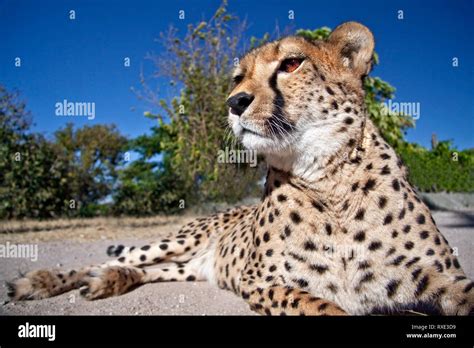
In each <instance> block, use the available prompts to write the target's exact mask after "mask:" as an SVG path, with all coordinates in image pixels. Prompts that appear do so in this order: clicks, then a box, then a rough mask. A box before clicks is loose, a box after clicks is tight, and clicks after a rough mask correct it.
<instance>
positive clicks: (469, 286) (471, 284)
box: [463, 282, 474, 294]
mask: <svg viewBox="0 0 474 348" xmlns="http://www.w3.org/2000/svg"><path fill="white" fill-rule="evenodd" d="M473 287H474V282H470V283H469V284H467V285H466V287H465V288H464V290H463V292H464V293H465V294H467V293H468V292H469V291H471V289H472V288H473Z"/></svg>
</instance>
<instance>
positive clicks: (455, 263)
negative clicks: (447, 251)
mask: <svg viewBox="0 0 474 348" xmlns="http://www.w3.org/2000/svg"><path fill="white" fill-rule="evenodd" d="M453 265H454V267H455V268H457V269H459V268H461V265H460V264H459V261H458V259H457V258H456V257H455V258H454V259H453Z"/></svg>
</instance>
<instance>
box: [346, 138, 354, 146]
mask: <svg viewBox="0 0 474 348" xmlns="http://www.w3.org/2000/svg"><path fill="white" fill-rule="evenodd" d="M355 143H356V141H355V139H352V138H351V139H349V141H348V142H347V145H348V146H349V147H353V146H354V145H355Z"/></svg>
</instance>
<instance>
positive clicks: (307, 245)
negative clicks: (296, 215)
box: [304, 240, 316, 251]
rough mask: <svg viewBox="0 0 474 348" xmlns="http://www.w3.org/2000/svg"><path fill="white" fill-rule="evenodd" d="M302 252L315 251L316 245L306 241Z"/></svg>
mask: <svg viewBox="0 0 474 348" xmlns="http://www.w3.org/2000/svg"><path fill="white" fill-rule="evenodd" d="M304 250H311V251H313V250H316V245H315V244H314V243H313V242H312V241H310V240H308V241H306V242H305V243H304Z"/></svg>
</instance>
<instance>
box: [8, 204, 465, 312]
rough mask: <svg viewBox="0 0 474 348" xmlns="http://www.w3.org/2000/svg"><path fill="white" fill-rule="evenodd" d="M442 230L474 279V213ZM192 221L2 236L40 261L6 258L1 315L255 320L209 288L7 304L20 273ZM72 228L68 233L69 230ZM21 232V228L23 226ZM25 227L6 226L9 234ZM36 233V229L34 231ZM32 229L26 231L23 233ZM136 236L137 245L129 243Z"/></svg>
mask: <svg viewBox="0 0 474 348" xmlns="http://www.w3.org/2000/svg"><path fill="white" fill-rule="evenodd" d="M433 215H434V219H435V220H436V222H437V224H438V226H439V228H440V230H441V231H442V232H443V234H444V235H445V236H446V238H447V239H448V241H449V242H450V244H451V246H452V247H453V248H457V250H458V254H459V260H460V263H461V265H462V266H463V268H464V270H465V272H466V273H467V275H468V276H469V277H470V278H471V279H472V278H474V213H454V212H435V213H434V214H433ZM191 218H192V217H180V218H153V219H148V220H133V219H132V220H130V219H124V220H120V221H117V220H116V219H115V220H111V219H95V220H89V221H86V222H84V221H83V222H81V223H76V225H75V226H74V227H73V228H70V227H67V223H66V222H63V223H64V224H63V225H64V226H63V225H61V224H59V225H58V224H56V225H55V226H52V227H51V226H50V227H48V229H47V230H43V231H42V229H43V228H41V226H40V227H39V228H35V229H36V230H37V231H35V232H22V233H18V232H17V233H5V232H3V233H1V234H0V244H5V243H7V242H10V243H34V244H37V245H38V260H37V261H36V262H33V261H31V260H30V259H24V258H23V259H19V258H5V259H2V260H1V264H0V283H1V284H0V314H1V315H9V314H21V315H25V314H26V315H27V314H31V315H62V314H64V315H97V314H100V315H120V314H122V315H150V314H153V315H253V312H251V311H250V310H249V309H248V306H247V304H246V303H245V302H244V301H243V300H242V299H240V298H238V297H237V296H235V295H234V294H232V293H231V292H228V291H224V290H220V289H217V288H215V287H213V286H210V285H209V284H207V283H205V282H189V283H154V284H147V285H144V286H141V287H139V288H137V289H135V290H134V291H132V292H129V293H127V294H125V295H122V296H120V297H114V298H108V299H103V300H97V301H93V302H89V301H86V300H84V299H83V298H82V297H81V296H80V295H79V292H78V290H75V291H71V292H69V293H66V294H63V295H60V296H57V297H53V298H49V299H45V300H41V301H26V302H17V303H11V302H10V303H5V302H7V295H6V287H5V285H4V283H5V280H11V279H12V278H14V277H16V275H17V272H18V271H19V270H21V271H27V270H32V269H38V268H51V267H61V268H66V269H67V268H70V267H78V266H81V265H84V264H93V263H99V262H103V261H105V260H107V256H106V254H105V250H106V247H107V246H108V245H110V244H117V243H121V244H126V245H141V244H146V243H147V242H150V241H152V240H153V239H154V237H155V238H156V236H159V235H160V234H162V233H166V232H168V231H172V230H175V229H176V228H178V227H179V226H180V225H181V224H182V223H183V222H185V221H187V220H190V219H191ZM65 226H66V227H65ZM20 227H21V226H20ZM20 227H19V226H8V227H7V226H2V229H3V231H5V230H15V229H19V228H20ZM29 227H31V226H29ZM26 229H28V228H24V226H23V227H21V230H26ZM132 235H133V236H134V237H133V239H130V238H127V237H130V236H132Z"/></svg>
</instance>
